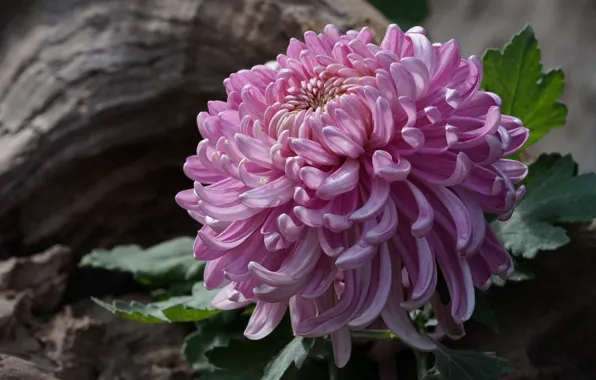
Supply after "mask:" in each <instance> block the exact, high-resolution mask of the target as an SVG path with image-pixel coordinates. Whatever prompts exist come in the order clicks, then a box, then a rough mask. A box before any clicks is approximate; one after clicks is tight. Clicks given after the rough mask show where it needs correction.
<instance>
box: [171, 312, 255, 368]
mask: <svg viewBox="0 0 596 380" xmlns="http://www.w3.org/2000/svg"><path fill="white" fill-rule="evenodd" d="M246 322H247V321H246V318H243V317H241V316H240V314H239V312H238V311H237V310H230V311H223V312H221V313H220V314H218V315H216V316H214V317H212V318H209V319H206V320H203V321H200V322H198V323H197V324H196V325H197V331H195V332H193V333H192V334H190V335H188V336H187V337H186V339H185V340H184V344H183V345H182V350H181V352H182V356H183V357H184V359H185V360H186V361H187V362H188V364H189V365H190V366H191V367H192V368H193V369H194V370H195V371H197V372H208V371H214V370H215V369H216V368H215V366H213V365H212V364H211V363H209V359H207V356H206V353H207V352H209V351H211V350H213V349H215V348H218V347H227V346H228V344H229V343H230V341H231V340H232V339H242V333H243V331H244V328H245V327H246Z"/></svg>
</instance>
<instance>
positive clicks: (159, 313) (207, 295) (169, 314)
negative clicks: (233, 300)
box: [92, 282, 220, 323]
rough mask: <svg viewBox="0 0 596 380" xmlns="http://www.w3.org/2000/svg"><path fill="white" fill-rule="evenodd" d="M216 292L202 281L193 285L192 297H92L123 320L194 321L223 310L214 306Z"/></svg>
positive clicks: (156, 321)
mask: <svg viewBox="0 0 596 380" xmlns="http://www.w3.org/2000/svg"><path fill="white" fill-rule="evenodd" d="M215 294H217V291H211V290H207V289H205V286H204V284H203V283H202V282H199V283H197V284H196V285H195V286H194V287H193V294H192V295H190V296H182V297H172V298H170V299H168V300H165V301H160V302H154V303H149V304H145V303H142V302H138V301H122V300H114V301H112V302H111V303H108V302H104V301H102V300H99V299H97V298H92V299H93V301H94V302H95V303H97V304H98V305H100V306H102V307H103V308H105V309H106V310H108V311H109V312H111V313H112V314H114V315H117V316H118V317H121V318H123V319H127V320H130V321H135V322H141V323H169V322H195V321H201V320H203V319H206V318H211V317H212V316H214V315H216V314H218V313H220V311H219V310H216V309H215V308H214V307H213V306H212V305H211V300H212V299H213V297H214V296H215Z"/></svg>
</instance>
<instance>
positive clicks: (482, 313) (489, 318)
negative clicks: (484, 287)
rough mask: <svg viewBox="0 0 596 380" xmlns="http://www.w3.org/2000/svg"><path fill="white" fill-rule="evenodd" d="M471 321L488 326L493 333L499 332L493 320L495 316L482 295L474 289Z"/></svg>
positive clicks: (497, 324)
mask: <svg viewBox="0 0 596 380" xmlns="http://www.w3.org/2000/svg"><path fill="white" fill-rule="evenodd" d="M472 319H474V320H475V321H477V322H480V323H482V324H484V325H486V326H488V327H489V328H490V329H491V330H493V331H494V332H499V323H498V322H497V318H495V314H494V313H493V311H492V310H491V308H490V306H489V304H488V302H487V301H486V298H485V297H484V294H482V292H481V291H479V290H478V289H476V307H475V308H474V313H473V314H472Z"/></svg>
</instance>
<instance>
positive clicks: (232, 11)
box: [0, 0, 386, 255]
mask: <svg viewBox="0 0 596 380" xmlns="http://www.w3.org/2000/svg"><path fill="white" fill-rule="evenodd" d="M5 3H6V4H4V5H1V6H0V7H1V8H2V9H1V11H0V15H1V16H0V68H1V70H0V184H1V185H0V247H1V251H0V255H2V251H3V252H4V254H5V255H7V254H9V253H10V254H11V255H14V254H15V253H32V252H34V251H35V250H41V249H43V248H45V247H47V246H50V245H52V244H54V243H62V244H66V245H68V246H70V247H72V248H73V249H75V250H78V248H81V249H87V248H91V247H96V246H106V245H113V244H115V243H119V242H130V241H134V242H137V243H142V244H149V243H153V242H157V241H159V240H162V239H164V238H167V237H171V236H172V235H180V234H181V233H191V232H192V231H193V228H194V226H193V224H194V223H192V222H191V221H190V220H189V219H190V218H188V217H187V216H186V215H185V214H184V212H182V211H180V210H178V208H177V207H176V206H175V204H174V201H173V195H174V194H175V193H176V192H177V191H178V190H181V189H183V188H185V187H188V181H187V180H185V179H184V177H183V175H182V172H181V165H182V164H183V162H184V159H185V157H186V156H188V155H190V154H192V152H193V151H194V149H195V145H196V143H197V142H198V140H199V134H198V131H197V130H196V128H195V127H194V126H193V125H194V124H195V117H196V114H197V113H198V112H199V111H201V110H203V109H204V108H205V105H206V101H207V100H210V99H220V98H223V97H224V96H225V93H224V91H223V90H224V89H223V86H222V80H223V79H224V78H225V77H226V76H228V75H229V74H230V73H231V72H234V71H237V70H240V69H242V68H247V67H251V66H252V65H255V64H262V63H264V62H265V61H267V60H271V59H274V58H275V56H276V55H277V54H279V53H281V52H283V51H284V50H285V47H286V46H287V42H288V39H289V38H290V37H293V36H299V35H301V34H302V33H303V32H304V31H306V30H309V29H312V30H322V28H323V27H324V26H325V25H326V24H328V23H333V24H336V25H338V26H339V27H340V28H344V29H348V28H355V27H361V26H363V25H370V26H371V27H372V28H373V30H375V31H377V32H382V31H383V29H384V28H385V26H386V21H385V19H384V18H383V17H382V16H381V15H380V14H379V13H378V12H377V11H376V10H374V9H373V8H372V7H370V6H369V5H368V4H367V3H366V2H365V1H364V0H127V1H119V0H27V1H17V2H5Z"/></svg>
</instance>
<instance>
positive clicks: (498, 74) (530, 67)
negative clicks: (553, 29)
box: [482, 26, 567, 146]
mask: <svg viewBox="0 0 596 380" xmlns="http://www.w3.org/2000/svg"><path fill="white" fill-rule="evenodd" d="M482 62H483V64H484V79H483V81H482V87H483V88H484V89H485V90H486V91H490V92H494V93H496V94H498V95H499V96H500V97H501V99H502V100H503V105H502V107H501V111H502V112H503V114H506V115H513V116H515V117H518V118H519V119H521V120H522V121H523V122H524V124H525V126H526V127H527V128H529V129H530V138H529V140H528V142H527V143H526V146H529V145H532V144H533V143H535V142H536V141H538V140H540V139H541V138H542V137H544V135H546V134H547V133H548V132H549V131H550V130H552V129H554V128H559V127H562V126H563V125H565V121H566V119H567V107H566V106H565V105H564V104H562V103H560V102H558V99H559V97H560V96H561V93H562V92H563V89H564V86H565V83H564V82H565V80H564V75H563V72H562V71H561V70H550V71H548V72H547V73H545V74H544V73H542V61H541V57H540V49H539V48H538V41H537V40H536V38H535V37H534V32H533V31H532V28H531V27H530V26H526V28H524V29H523V30H522V31H521V32H520V33H519V34H517V35H515V36H514V37H513V39H512V40H511V41H510V42H509V43H508V44H507V45H506V46H505V48H504V49H503V50H502V51H500V50H496V49H489V50H487V51H486V53H485V54H484V57H483V58H482Z"/></svg>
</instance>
